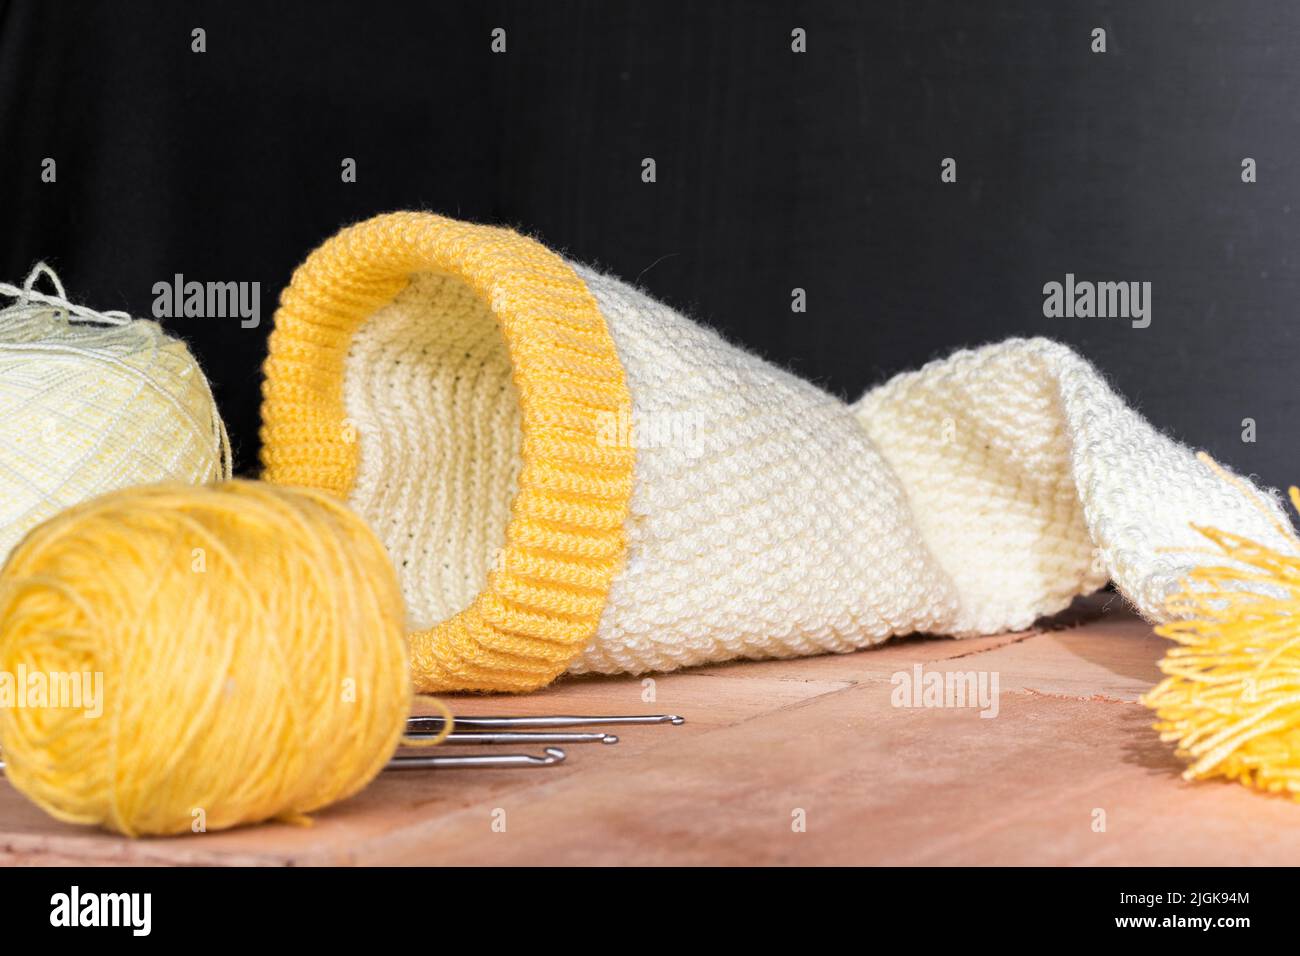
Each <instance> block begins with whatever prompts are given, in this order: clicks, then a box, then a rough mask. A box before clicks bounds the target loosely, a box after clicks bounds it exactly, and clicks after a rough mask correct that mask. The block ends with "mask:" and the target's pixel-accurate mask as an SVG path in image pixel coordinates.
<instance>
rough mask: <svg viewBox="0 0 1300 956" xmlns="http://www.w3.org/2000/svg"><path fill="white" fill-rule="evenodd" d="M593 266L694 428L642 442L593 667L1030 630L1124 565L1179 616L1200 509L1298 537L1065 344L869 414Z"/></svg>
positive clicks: (936, 374)
mask: <svg viewBox="0 0 1300 956" xmlns="http://www.w3.org/2000/svg"><path fill="white" fill-rule="evenodd" d="M578 272H579V274H580V275H581V276H582V278H583V280H584V281H585V282H586V283H587V285H588V287H589V288H590V289H591V290H592V292H593V294H594V295H595V297H596V300H597V302H598V303H599V304H600V309H601V312H602V313H603V314H604V316H605V319H606V321H607V322H608V324H609V328H610V331H611V334H612V335H613V338H614V342H615V345H616V346H617V348H618V352H619V357H620V359H621V360H622V362H623V365H624V368H625V369H626V372H627V377H628V385H629V390H630V392H631V395H632V400H633V405H634V413H633V418H634V424H636V425H642V424H649V425H653V423H654V422H655V421H656V419H659V420H671V421H672V422H674V423H676V424H674V426H673V427H666V428H665V427H660V428H658V429H655V428H651V429H650V431H651V432H652V433H653V435H654V437H655V438H656V439H662V437H663V436H664V435H665V434H667V435H670V436H677V437H678V439H679V440H676V441H667V442H664V443H662V444H660V443H658V442H657V441H652V442H650V443H644V442H639V443H637V465H636V486H635V490H634V492H633V497H632V514H631V517H630V518H629V521H628V558H627V565H626V568H625V569H624V571H623V573H622V574H621V575H620V576H619V577H618V578H617V579H616V580H615V582H614V585H613V588H612V589H611V592H610V597H609V602H608V604H607V606H606V609H605V613H604V616H603V617H602V619H601V623H600V627H599V630H598V632H597V635H596V638H595V640H594V641H593V642H592V643H591V644H590V646H589V647H588V648H587V649H586V651H585V652H584V653H583V654H582V656H581V657H580V658H578V659H577V660H576V661H575V662H574V663H573V665H572V666H571V668H570V670H571V671H572V672H575V673H582V672H587V671H593V672H600V673H618V672H632V673H640V672H644V671H652V670H671V669H674V668H676V667H681V666H686V665H691V664H699V663H704V662H709V661H723V660H730V659H733V658H737V657H744V658H765V657H788V656H796V655H805V654H813V653H818V652H824V651H849V650H853V649H856V648H860V647H864V646H868V645H870V644H874V643H877V642H879V641H881V640H883V639H885V638H887V637H889V636H891V635H895V634H904V633H909V632H914V631H922V632H933V633H939V634H951V635H955V636H967V635H974V634H991V633H998V632H1001V631H1006V630H1014V629H1023V628H1026V627H1028V626H1030V625H1031V624H1032V623H1033V622H1034V621H1035V620H1036V619H1038V618H1040V617H1042V616H1044V615H1049V614H1053V613H1056V612H1058V611H1060V610H1062V609H1063V608H1065V607H1066V606H1067V605H1068V604H1069V603H1070V601H1071V600H1072V599H1073V598H1074V597H1076V596H1078V595H1081V594H1086V593H1089V592H1091V591H1095V590H1096V589H1098V588H1100V587H1101V586H1103V585H1104V584H1105V583H1106V581H1107V580H1108V579H1113V580H1114V581H1115V582H1116V584H1117V586H1118V587H1119V589H1120V590H1121V592H1122V593H1123V594H1124V595H1125V596H1126V597H1127V598H1128V599H1129V600H1130V601H1131V602H1132V603H1133V604H1134V605H1135V606H1136V607H1137V609H1138V610H1139V611H1140V612H1141V613H1142V614H1144V615H1146V616H1147V617H1149V618H1151V619H1155V620H1159V619H1162V618H1163V610H1162V602H1163V599H1164V598H1165V596H1166V595H1167V594H1168V592H1169V590H1170V589H1171V588H1172V587H1173V585H1174V583H1175V581H1176V580H1177V578H1178V577H1179V576H1180V575H1182V574H1183V573H1185V572H1186V571H1187V570H1188V569H1189V568H1190V567H1192V566H1194V565H1195V564H1196V563H1197V562H1198V556H1197V555H1196V554H1194V553H1192V552H1194V551H1196V550H1198V549H1203V548H1204V543H1205V542H1204V539H1203V538H1200V536H1199V535H1198V534H1197V533H1196V532H1195V530H1194V529H1193V528H1192V524H1193V523H1198V524H1202V525H1212V526H1216V527H1220V528H1223V529H1225V530H1229V531H1234V532H1237V533H1239V534H1243V535H1247V536H1251V537H1254V538H1255V539H1257V540H1260V541H1267V542H1271V543H1274V544H1276V545H1278V546H1281V547H1286V544H1285V540H1284V539H1283V538H1282V536H1281V535H1280V534H1279V533H1278V532H1277V530H1276V528H1275V527H1274V526H1273V525H1272V523H1271V521H1270V517H1269V515H1267V514H1265V513H1263V512H1261V511H1260V510H1259V509H1258V508H1257V507H1256V505H1255V504H1254V503H1252V502H1251V501H1250V500H1249V499H1248V498H1247V497H1246V496H1244V495H1243V494H1242V493H1241V492H1240V491H1238V490H1236V489H1234V488H1232V487H1231V486H1230V485H1228V484H1227V483H1225V482H1224V481H1223V480H1221V479H1220V478H1218V477H1216V476H1215V475H1213V474H1212V473H1211V472H1210V471H1209V470H1208V469H1207V468H1205V466H1203V465H1202V464H1201V463H1200V462H1198V461H1197V460H1196V458H1195V456H1194V455H1193V454H1192V452H1191V451H1190V450H1189V449H1187V448H1186V447H1184V446H1182V445H1180V444H1178V443H1177V442H1174V441H1172V440H1171V439H1169V438H1167V437H1165V436H1164V435H1161V434H1160V433H1159V432H1157V431H1156V430H1155V429H1154V428H1152V427H1151V426H1150V425H1149V424H1148V423H1147V422H1145V421H1144V420H1143V419H1142V418H1141V416H1139V415H1138V414H1137V413H1136V412H1134V411H1133V410H1132V409H1130V408H1128V407H1127V406H1126V405H1125V404H1124V402H1123V401H1122V400H1121V399H1120V398H1119V397H1118V396H1117V395H1116V394H1115V393H1114V392H1113V391H1112V390H1111V389H1110V387H1109V386H1108V385H1107V384H1106V382H1105V381H1104V379H1103V378H1102V377H1101V376H1100V375H1099V374H1098V373H1097V371H1096V370H1095V369H1094V368H1093V367H1092V366H1091V365H1090V364H1089V363H1088V362H1086V361H1085V360H1083V359H1082V358H1080V357H1079V356H1078V355H1076V354H1075V353H1073V352H1072V351H1071V350H1070V349H1069V348H1067V347H1066V346H1064V345H1060V344H1058V343H1055V342H1052V341H1049V340H1046V339H1034V340H1015V339H1013V340H1009V341H1006V342H1003V343H1000V344H997V345H992V346H987V347H985V348H981V349H976V350H973V351H962V352H958V353H957V354H955V355H953V356H952V357H951V358H948V359H946V360H943V361H938V362H934V363H931V364H930V365H927V366H926V367H925V368H923V369H922V370H920V371H918V372H912V373H907V374H903V375H900V376H898V377H896V378H895V379H893V380H891V381H890V382H888V383H886V384H885V385H882V386H880V387H879V388H876V389H874V390H872V391H870V392H868V394H867V395H866V396H864V397H863V398H862V400H861V401H859V402H858V403H856V404H855V405H853V406H852V407H851V408H850V407H849V406H847V405H846V404H845V403H843V402H842V401H840V400H839V399H837V398H834V397H832V396H830V395H827V394H826V393H824V392H822V391H820V390H818V389H817V388H815V387H813V386H812V385H810V384H808V383H806V382H804V381H803V380H801V379H799V378H797V377H794V376H792V375H790V374H788V373H786V372H783V371H781V370H779V369H776V368H774V367H773V366H771V365H769V364H767V363H766V362H764V361H762V360H761V359H759V358H757V357H755V356H753V355H750V354H747V353H745V352H743V351H742V350H740V349H737V348H735V347H734V346H731V345H728V344H727V343H725V342H724V341H722V339H721V338H719V337H718V336H717V335H715V334H714V333H712V332H711V331H708V330H706V329H703V328H701V327H700V326H698V325H695V324H694V323H692V322H690V321H689V320H687V319H684V318H683V317H682V316H680V315H678V314H677V313H675V312H673V311H672V310H671V309H669V308H667V307H666V306H664V305H662V304H660V303H657V302H655V301H653V300H651V299H649V298H648V297H646V296H644V295H643V294H641V293H639V292H637V291H636V290H634V289H631V288H629V287H628V286H626V285H624V284H623V283H621V282H619V281H618V280H615V279H611V278H609V277H605V276H601V275H598V274H596V273H594V272H592V271H590V270H587V269H583V268H580V267H579V268H578ZM682 422H685V423H687V424H688V425H692V426H693V427H694V429H695V432H694V434H691V433H690V428H688V427H684V426H683V425H681V424H680V423H682ZM634 434H635V429H634ZM1268 501H1269V502H1270V511H1271V513H1272V517H1273V518H1275V519H1277V520H1280V521H1283V522H1285V518H1283V517H1282V512H1281V510H1280V509H1278V508H1277V506H1276V503H1275V502H1274V501H1273V497H1272V496H1270V497H1269V498H1268ZM1171 548H1172V549H1184V550H1183V551H1182V552H1181V553H1180V552H1179V551H1177V550H1175V551H1174V552H1173V553H1166V550H1165V549H1171Z"/></svg>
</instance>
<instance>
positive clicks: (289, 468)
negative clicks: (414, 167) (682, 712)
mask: <svg viewBox="0 0 1300 956" xmlns="http://www.w3.org/2000/svg"><path fill="white" fill-rule="evenodd" d="M420 272H432V273H439V274H442V275H449V276H453V277H455V278H457V279H459V280H461V281H462V282H464V283H465V284H466V285H467V286H468V287H469V288H471V289H472V290H473V291H474V292H475V294H476V295H478V296H479V297H480V298H481V299H482V301H483V302H484V303H486V304H487V306H488V308H489V309H490V310H491V311H492V313H493V315H494V316H495V317H496V319H497V320H498V322H499V323H500V327H501V332H502V335H503V338H504V341H505V345H506V349H507V351H508V353H509V356H510V361H511V364H512V367H513V376H514V383H515V387H516V391H517V393H518V396H519V410H520V430H521V456H522V461H521V466H520V472H519V477H518V493H517V495H516V497H515V499H514V502H513V503H512V505H511V510H510V522H509V526H508V528H507V531H506V545H505V554H504V560H503V561H502V562H500V565H499V566H500V570H495V571H492V572H491V573H490V574H489V575H488V578H487V583H486V585H485V587H484V588H483V590H482V592H481V593H480V594H479V595H478V596H477V597H476V598H475V599H474V600H473V602H472V603H471V604H470V605H469V606H468V607H466V608H465V609H464V610H463V611H461V612H460V613H458V614H456V615H454V616H453V617H450V618H448V619H447V620H445V621H443V622H442V623H440V624H437V625H436V626H434V627H432V628H430V629H429V630H425V631H420V632H417V633H414V634H412V635H411V636H410V649H411V666H412V676H413V679H414V682H415V686H416V689H417V690H421V691H452V690H489V691H526V690H533V689H535V688H538V687H541V686H544V685H545V684H547V683H549V682H550V681H552V680H554V679H555V677H557V676H558V675H559V674H561V673H563V672H564V670H565V669H566V668H567V667H568V665H569V663H570V661H572V660H573V659H574V658H575V657H577V656H578V655H579V654H580V653H581V652H582V650H583V649H584V648H585V647H586V645H587V643H588V642H589V641H590V640H591V638H592V636H593V635H594V634H595V631H596V626H597V624H598V623H599V621H600V616H601V613H602V611H603V610H604V607H605V603H606V600H607V597H608V593H609V588H610V584H611V582H612V581H613V578H614V576H615V574H616V573H617V572H618V570H619V568H620V567H621V565H622V561H623V557H624V552H625V549H626V545H625V540H624V531H623V525H624V521H625V519H626V517H627V512H628V502H629V499H630V497H631V494H632V482H633V466H634V452H633V451H632V449H631V448H627V447H621V446H616V445H614V444H611V443H608V442H602V441H601V440H600V436H601V433H602V429H601V425H602V422H608V421H609V416H611V415H623V416H627V415H628V414H629V409H630V407H631V399H630V396H629V394H628V388H627V383H626V380H625V377H624V370H623V367H622V365H621V363H620V361H619V357H618V354H617V352H616V351H615V348H614V343H613V340H612V339H611V337H610V334H609V330H608V328H607V327H606V324H605V319H604V317H603V316H602V315H601V313H600V310H599V308H598V307H597V305H596V301H595V299H594V298H593V297H592V295H591V293H590V292H589V291H588V289H587V287H586V285H585V284H584V283H583V282H582V280H581V279H580V278H579V277H578V276H577V275H576V274H575V273H574V271H573V269H572V268H570V266H569V265H568V264H567V263H566V262H565V261H564V260H563V259H561V258H560V257H559V256H557V255H556V254H555V253H553V252H551V251H550V250H548V249H546V248H545V247H544V246H542V245H540V244H539V243H537V242H534V241H533V240H531V239H528V238H526V237H524V236H521V235H519V234H517V233H515V232H512V231H510V230H507V229H500V228H496V227H492V226H478V225H473V224H469V223H462V222H457V221H455V220H451V219H445V218H443V217H441V216H435V215H431V214H427V213H392V214H389V215H383V216H378V217H376V218H374V219H370V220H368V221H366V222H363V223H360V224H359V225H356V226H352V227H350V228H348V229H345V230H343V231H342V232H340V233H339V234H338V235H336V236H334V237H333V238H332V239H330V240H328V241H327V242H326V243H324V244H323V245H322V246H321V247H320V248H319V249H317V250H316V251H315V252H313V253H312V254H311V256H310V257H309V258H308V259H307V261H306V262H304V263H303V264H302V265H301V266H300V267H299V268H298V269H297V271H295V273H294V275H293V279H292V281H291V283H290V285H289V287H288V288H287V289H286V290H285V291H284V293H283V295H282V296H281V300H280V308H279V310H278V311H277V312H276V316H275V329H274V331H273V332H272V334H271V338H270V349H269V355H268V358H267V362H266V369H265V371H266V378H265V383H264V385H263V406H262V422H263V425H262V463H263V465H264V468H265V472H264V477H265V478H266V479H267V480H268V481H273V482H276V483H278V484H287V485H299V486H305V487H309V488H321V489H325V490H328V491H331V492H334V493H335V494H337V495H339V496H340V497H344V498H346V497H347V496H348V495H349V493H350V492H351V490H352V488H353V485H354V483H355V481H356V476H357V470H358V463H359V461H360V455H361V454H363V449H364V446H365V441H366V436H365V435H364V434H360V435H355V434H353V427H352V424H351V423H350V422H349V421H348V413H347V410H346V408H345V405H344V373H345V362H346V359H347V355H348V347H349V343H350V342H351V340H352V336H353V333H354V332H355V331H356V330H357V329H358V328H359V327H360V326H361V325H362V324H363V323H364V322H365V321H366V320H367V319H368V318H369V317H370V316H371V315H373V314H374V313H375V311H376V310H377V309H379V308H380V307H381V306H384V305H385V304H387V303H388V302H390V301H392V299H393V298H394V297H395V296H396V295H397V294H398V292H400V291H401V290H402V289H403V288H404V287H405V286H406V284H407V282H408V280H409V278H410V276H411V275H412V274H414V273H420ZM622 420H626V419H625V418H624V419H622ZM417 530H418V529H417Z"/></svg>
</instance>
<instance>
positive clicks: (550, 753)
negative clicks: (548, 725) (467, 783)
mask: <svg viewBox="0 0 1300 956" xmlns="http://www.w3.org/2000/svg"><path fill="white" fill-rule="evenodd" d="M543 753H544V754H545V756H542V757H534V756H532V755H531V754H501V755H500V756H497V755H496V754H475V755H473V756H465V757H445V756H438V757H433V756H427V755H423V754H422V755H420V756H418V757H394V758H393V759H392V760H390V761H388V766H387V767H385V768H384V769H385V770H451V769H455V768H458V767H475V768H490V767H502V768H510V767H550V766H552V765H554V764H557V763H563V762H564V751H563V750H561V749H560V748H559V747H547V748H546V750H545V751H543Z"/></svg>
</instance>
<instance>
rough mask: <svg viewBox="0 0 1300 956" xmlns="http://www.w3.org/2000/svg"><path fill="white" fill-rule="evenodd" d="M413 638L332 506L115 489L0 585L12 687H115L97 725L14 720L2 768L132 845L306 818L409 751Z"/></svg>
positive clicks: (353, 527) (30, 541) (52, 524)
mask: <svg viewBox="0 0 1300 956" xmlns="http://www.w3.org/2000/svg"><path fill="white" fill-rule="evenodd" d="M404 634H405V622H404V612H403V605H402V598H401V593H400V591H399V589H398V584H397V578H396V574H395V572H394V570H393V568H392V565H391V564H390V562H389V559H388V557H387V555H386V553H385V551H384V548H383V546H382V545H381V544H380V543H379V541H378V540H377V539H376V538H375V536H374V534H373V533H372V532H371V531H370V529H369V527H367V525H366V524H365V523H364V522H363V521H362V520H361V519H360V518H359V517H357V516H356V515H355V514H353V513H352V512H351V511H349V510H348V509H347V507H346V506H345V505H343V504H341V503H340V502H338V501H337V500H336V499H334V498H332V497H331V496H329V495H327V494H323V493H317V492H312V491H302V490H295V489H289V488H276V487H272V486H270V485H266V484H262V483H260V482H252V481H230V482H226V483H224V484H221V485H216V486H212V487H207V488H194V487H189V486H185V485H179V484H167V485H155V486H148V487H140V488H133V489H127V490H124V491H118V492H113V493H111V494H108V495H104V496H102V497H100V498H96V499H94V500H92V501H88V502H85V503H83V504H81V505H78V506H76V507H74V508H72V509H70V510H68V511H65V512H63V513H62V514H60V515H58V516H56V517H55V518H53V519H52V520H50V521H48V522H46V523H45V524H43V525H41V526H40V527H38V528H37V529H36V530H35V531H33V532H32V533H31V534H30V535H28V536H27V537H26V538H25V539H24V540H23V541H22V542H21V543H20V544H19V546H18V547H17V548H16V549H15V550H14V552H13V554H12V555H11V557H10V559H9V562H8V564H6V565H5V567H4V569H3V571H2V572H0V674H5V673H7V674H19V673H26V674H28V675H30V674H33V673H41V674H47V675H52V674H64V675H71V674H102V675H103V706H102V715H100V716H94V715H93V713H92V712H90V711H88V709H87V708H86V707H85V706H82V707H79V708H78V707H62V706H57V705H58V704H59V703H60V702H59V701H56V700H55V699H54V698H53V696H52V695H51V697H50V699H49V700H48V701H47V702H46V705H45V706H20V705H17V704H19V703H21V702H16V705H14V706H9V707H7V708H4V709H0V752H3V756H4V760H5V762H6V771H5V772H6V774H7V776H8V778H9V780H10V782H12V783H13V785H14V786H15V787H17V788H18V789H19V790H20V791H22V792H23V793H25V794H26V795H27V796H28V797H30V798H31V799H32V800H34V801H35V802H36V803H37V804H39V805H40V806H41V807H43V808H44V809H45V810H47V811H48V812H49V813H51V814H52V815H54V816H55V817H57V818H59V819H61V820H65V821H70V822H75V823H85V824H100V825H103V826H106V827H109V828H111V829H113V830H117V831H120V832H122V833H125V834H128V835H131V836H137V835H143V834H171V833H182V832H189V831H190V830H199V829H200V828H205V829H208V830H213V829H219V828H222V827H231V826H236V825H238V824H242V823H251V822H255V821H259V820H265V819H269V818H281V819H301V815H302V814H305V813H308V812H310V811H312V810H315V809H317V808H320V807H323V806H325V805H326V804H329V803H331V802H333V801H336V800H340V799H342V798H344V797H347V796H349V795H350V794H353V793H355V792H356V791H358V790H360V789H361V788H362V787H363V786H364V785H365V784H366V783H367V782H368V781H369V780H370V779H371V778H372V777H374V776H375V774H377V773H378V772H379V771H380V770H381V769H382V768H383V766H384V764H385V762H386V761H387V760H388V759H389V757H390V756H391V755H392V753H393V751H394V750H395V749H396V747H397V744H398V740H399V738H400V737H401V735H402V731H403V729H404V722H405V718H406V715H407V713H408V711H409V708H410V703H411V684H410V677H409V673H408V665H407V657H406V647H405V641H404ZM20 669H21V670H20ZM50 686H53V684H51V685H50ZM29 703H30V702H29ZM81 703H82V704H83V705H84V703H85V701H84V700H83V701H82V702H81Z"/></svg>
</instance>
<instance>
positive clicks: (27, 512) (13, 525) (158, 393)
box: [0, 262, 231, 558]
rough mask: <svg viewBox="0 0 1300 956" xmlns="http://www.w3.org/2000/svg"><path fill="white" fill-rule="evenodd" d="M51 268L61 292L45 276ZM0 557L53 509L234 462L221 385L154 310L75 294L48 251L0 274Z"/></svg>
mask: <svg viewBox="0 0 1300 956" xmlns="http://www.w3.org/2000/svg"><path fill="white" fill-rule="evenodd" d="M42 277H45V278H47V279H48V280H49V282H50V284H51V285H52V286H53V288H54V294H49V293H45V292H41V291H39V290H38V289H37V288H36V284H37V282H39V281H40V279H41V278H42ZM0 296H4V297H7V298H11V299H13V300H14V302H13V304H11V305H9V306H8V307H6V308H5V309H3V310H0V558H2V557H4V556H6V555H7V554H8V552H9V550H10V549H11V548H12V547H13V546H14V544H16V543H17V542H18V540H19V539H20V538H21V537H22V535H23V534H25V533H26V532H27V531H28V530H30V529H31V528H32V527H34V526H35V525H37V524H39V523H40V522H41V521H43V520H45V518H48V517H50V516H51V515H53V514H55V513H57V512H58V511H60V510H62V509H63V508H66V507H68V506H70V505H73V504H75V503H77V502H78V501H81V500H84V499H86V498H89V497H93V496H94V495H97V494H100V493H103V492H106V491H111V490H115V489H117V488H123V487H128V486H130V485H136V484H148V483H152V482H157V481H168V480H171V481H186V482H189V483H192V484H201V483H205V482H209V481H217V480H221V479H224V478H228V477H229V476H230V474H231V452H230V440H229V437H228V436H227V434H226V429H225V425H224V423H223V422H222V421H221V416H220V415H219V414H218V413H217V410H216V406H215V404H214V402H213V399H212V392H211V387H210V385H209V383H208V380H207V378H206V377H205V376H204V375H203V373H202V371H201V370H200V369H199V367H198V364H197V363H196V362H195V360H194V358H193V356H192V355H191V354H190V352H189V350H188V349H187V348H186V347H185V345H184V343H182V342H180V341H179V340H177V339H174V338H171V337H170V336H167V335H166V334H165V333H164V332H163V330H162V329H161V327H160V326H159V325H158V324H157V323H155V322H151V321H146V320H138V319H133V318H132V317H131V316H130V315H128V314H127V313H125V312H121V311H115V310H114V311H106V312H100V311H96V310H95V309H91V308H88V307H87V306H83V305H77V304H75V303H73V302H70V301H69V300H68V298H67V293H66V291H65V290H64V287H63V283H62V282H60V281H59V277H58V275H57V274H56V273H55V272H54V270H53V269H52V268H50V267H49V266H48V265H47V264H45V263H44V262H40V263H37V265H36V266H35V267H34V268H33V269H32V270H31V272H30V273H29V274H28V276H27V278H26V280H25V281H24V282H23V284H22V286H14V285H11V284H9V283H0Z"/></svg>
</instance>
